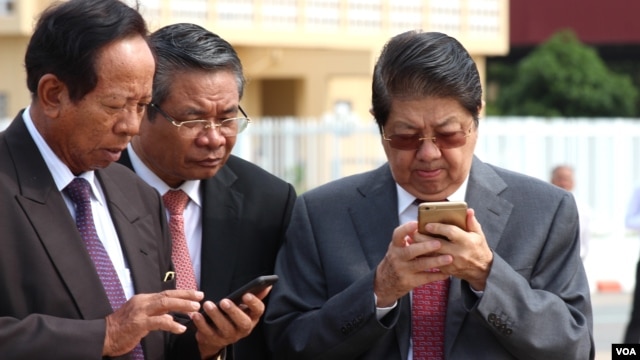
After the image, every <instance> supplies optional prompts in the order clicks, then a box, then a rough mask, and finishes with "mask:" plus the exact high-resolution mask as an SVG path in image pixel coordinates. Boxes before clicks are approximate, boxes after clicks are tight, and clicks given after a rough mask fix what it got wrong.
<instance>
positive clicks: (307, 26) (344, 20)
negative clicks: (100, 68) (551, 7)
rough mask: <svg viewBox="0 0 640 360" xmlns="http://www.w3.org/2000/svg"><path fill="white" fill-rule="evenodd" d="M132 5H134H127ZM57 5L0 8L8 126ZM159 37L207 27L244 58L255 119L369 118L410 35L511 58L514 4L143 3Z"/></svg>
mask: <svg viewBox="0 0 640 360" xmlns="http://www.w3.org/2000/svg"><path fill="white" fill-rule="evenodd" d="M126 1H127V2H128V3H133V2H135V0H126ZM51 2H52V1H51V0H0V119H1V118H7V117H10V118H13V116H15V114H16V113H17V111H18V110H19V109H21V108H23V107H24V106H25V105H26V104H28V103H29V94H28V91H27V90H26V84H25V72H24V67H23V58H24V52H25V49H26V45H27V43H28V40H29V36H30V35H31V31H32V28H33V25H34V23H35V19H36V18H37V15H38V14H39V13H40V11H42V10H43V9H44V8H45V7H46V6H47V5H48V4H49V3H51ZM138 3H139V4H140V11H141V12H142V13H143V15H144V17H145V18H146V19H147V21H148V23H149V27H150V29H151V30H152V31H153V30H154V29H157V28H159V27H161V26H163V25H167V24H171V23H176V22H192V23H196V24H199V25H202V26H204V27H206V28H208V29H209V30H211V31H213V32H215V33H217V34H219V35H220V36H222V37H223V38H225V39H226V40H228V41H229V42H230V43H231V44H233V46H234V47H235V48H236V49H237V50H238V53H239V55H240V58H241V60H242V62H243V65H244V68H245V73H246V76H247V79H248V81H249V82H248V85H247V88H246V94H245V97H244V99H243V101H242V104H243V107H244V108H245V109H246V110H247V111H248V113H249V115H250V116H252V117H255V118H258V117H263V116H295V117H321V116H327V115H331V114H336V113H338V114H341V115H349V116H351V117H353V118H358V119H366V120H367V121H368V120H370V116H369V114H368V110H369V107H370V86H371V73H372V70H373V64H374V62H375V59H376V57H377V55H378V54H379V52H380V50H381V48H382V46H383V44H384V43H385V41H386V40H387V39H388V38H389V37H391V36H393V35H395V34H397V33H399V32H402V31H405V30H409V29H423V30H425V31H440V32H444V33H447V34H449V35H451V36H454V37H456V38H457V39H458V40H460V41H461V42H462V43H463V44H464V46H465V47H466V48H467V50H468V51H469V52H470V53H471V54H472V56H473V57H474V59H475V60H476V62H477V64H478V67H479V70H480V73H481V76H482V77H483V78H484V74H485V58H486V57H487V56H492V55H504V54H506V53H507V52H508V46H509V45H508V44H509V31H508V30H509V29H508V24H509V22H508V14H509V3H508V0H138Z"/></svg>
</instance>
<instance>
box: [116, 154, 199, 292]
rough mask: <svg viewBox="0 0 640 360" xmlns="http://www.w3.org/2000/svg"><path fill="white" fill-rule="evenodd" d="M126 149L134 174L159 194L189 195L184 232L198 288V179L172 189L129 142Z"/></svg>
mask: <svg viewBox="0 0 640 360" xmlns="http://www.w3.org/2000/svg"><path fill="white" fill-rule="evenodd" d="M128 150H129V157H130V158H131V164H132V165H133V169H134V170H135V171H136V174H138V176H140V177H141V178H142V180H144V181H145V182H146V183H147V184H149V185H151V186H153V187H154V188H155V189H156V190H157V191H158V193H160V195H164V194H165V193H166V192H167V191H169V190H182V191H184V192H185V193H186V194H187V195H188V196H189V202H188V203H187V207H186V208H185V209H184V232H185V237H186V239H187V247H188V248H189V257H190V258H191V264H192V265H193V273H194V274H195V276H196V283H197V284H198V288H200V274H201V270H200V268H201V266H200V265H201V261H200V254H201V253H202V196H201V194H200V180H187V181H185V182H184V183H182V185H180V187H179V188H177V189H173V188H171V187H169V185H167V184H166V183H165V182H164V181H162V179H160V178H159V177H158V175H156V174H155V173H154V172H153V171H151V169H149V168H148V167H147V166H146V165H145V164H144V163H143V162H142V160H141V159H140V157H139V156H138V154H136V152H135V150H133V146H131V143H129V145H128ZM166 213H167V220H168V219H169V211H168V210H167V212H166Z"/></svg>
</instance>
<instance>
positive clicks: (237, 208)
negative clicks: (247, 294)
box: [119, 152, 296, 360]
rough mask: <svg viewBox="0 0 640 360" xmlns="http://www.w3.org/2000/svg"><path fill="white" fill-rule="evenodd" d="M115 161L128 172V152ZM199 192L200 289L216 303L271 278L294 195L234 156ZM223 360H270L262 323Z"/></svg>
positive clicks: (289, 188)
mask: <svg viewBox="0 0 640 360" xmlns="http://www.w3.org/2000/svg"><path fill="white" fill-rule="evenodd" d="M119 162H120V163H122V164H123V165H125V166H127V167H129V168H131V169H133V166H132V164H131V159H130V157H129V155H128V152H124V153H123V154H122V157H121V158H120V160H119ZM200 189H201V191H202V199H203V201H202V254H201V258H202V259H201V260H202V261H201V264H202V269H201V279H200V289H201V290H202V291H203V292H204V293H205V297H206V298H207V299H210V300H213V301H218V300H220V299H222V298H223V297H225V296H226V295H228V294H229V293H231V291H233V290H235V289H237V288H239V287H240V286H242V285H244V284H245V283H246V282H248V281H249V280H251V279H253V278H255V277H257V276H259V275H268V274H273V271H274V266H275V265H274V264H275V259H276V255H277V253H278V249H280V245H281V244H282V241H283V240H284V233H285V230H286V228H287V225H288V224H289V219H290V218H291V212H292V210H293V204H294V202H295V199H296V192H295V190H294V188H293V186H291V184H288V183H287V182H285V181H284V180H282V179H280V178H278V177H276V176H274V175H272V174H270V173H268V172H267V171H265V170H263V169H261V168H260V167H258V166H256V165H255V164H252V163H250V162H248V161H246V160H243V159H241V158H238V157H236V156H233V155H232V156H230V157H229V160H228V161H227V163H226V164H225V166H224V167H222V168H221V169H220V171H218V173H217V174H216V176H214V177H212V178H209V179H206V180H203V181H202V182H201V184H200ZM276 286H277V285H276ZM227 359H234V360H245V359H246V360H261V359H262V360H267V359H271V355H270V354H269V352H268V349H267V345H266V341H265V338H264V332H263V326H262V321H260V322H259V323H258V325H257V326H256V328H255V329H254V330H253V331H252V332H251V334H250V335H249V336H248V337H246V338H244V339H241V340H240V341H238V342H236V343H235V344H233V346H231V347H230V348H229V349H227Z"/></svg>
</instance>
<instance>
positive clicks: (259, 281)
mask: <svg viewBox="0 0 640 360" xmlns="http://www.w3.org/2000/svg"><path fill="white" fill-rule="evenodd" d="M277 281H278V275H263V276H258V277H257V278H255V279H253V280H251V281H249V282H248V283H246V284H244V285H243V286H241V287H240V288H238V289H236V290H235V291H233V292H232V293H230V294H229V295H227V296H225V297H224V298H225V299H229V300H231V301H233V302H234V303H235V304H236V305H238V306H239V307H243V306H245V305H244V304H242V296H243V295H244V294H246V293H252V294H254V295H255V294H259V293H260V292H262V291H263V290H264V289H266V288H267V287H269V286H271V285H273V284H275V283H276V282H277ZM216 305H217V306H218V307H220V302H219V301H218V302H216ZM199 312H200V314H202V316H204V318H205V320H206V321H207V323H209V324H213V321H212V320H211V318H209V315H207V312H206V311H205V310H204V307H202V306H201V307H200V311H199ZM174 317H176V318H185V317H186V318H187V319H188V317H187V316H186V315H181V314H176V315H174ZM184 325H185V326H187V328H188V329H191V330H195V324H194V323H193V321H192V320H191V319H188V320H187V321H186V323H184Z"/></svg>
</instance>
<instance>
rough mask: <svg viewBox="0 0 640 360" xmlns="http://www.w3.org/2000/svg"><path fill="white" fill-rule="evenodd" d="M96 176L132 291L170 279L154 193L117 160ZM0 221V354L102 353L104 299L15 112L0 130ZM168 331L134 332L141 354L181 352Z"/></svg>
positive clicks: (168, 285)
mask: <svg viewBox="0 0 640 360" xmlns="http://www.w3.org/2000/svg"><path fill="white" fill-rule="evenodd" d="M96 176H97V179H98V180H99V181H100V184H101V186H102V188H103V190H104V193H105V196H106V199H107V202H108V207H109V212H110V214H111V217H112V219H113V222H114V225H115V228H116V231H117V232H118V235H119V238H120V241H121V246H122V250H123V252H124V255H125V258H126V260H127V262H128V263H129V268H130V270H131V276H132V278H133V283H134V287H135V289H136V293H152V292H159V291H162V290H165V289H172V288H175V281H167V282H164V281H163V279H164V275H165V273H166V272H167V271H171V270H173V267H172V264H171V242H170V236H169V232H168V229H167V226H166V218H165V215H164V210H163V208H162V205H161V200H160V197H159V196H158V194H157V193H156V192H155V190H153V189H152V188H151V187H149V186H148V185H147V184H146V183H144V182H143V181H142V180H140V179H139V178H138V177H137V176H135V175H134V174H132V173H131V172H130V171H129V170H128V169H126V168H125V167H123V166H121V165H118V164H113V165H111V166H109V167H107V168H105V169H102V170H97V171H96ZM0 229H1V230H0V231H1V232H2V235H0V249H1V250H0V354H2V355H1V357H2V358H6V359H44V358H49V359H100V358H101V353H102V347H103V342H104V336H105V328H106V325H105V319H104V318H105V316H106V315H108V314H110V313H111V312H112V311H111V307H110V305H109V300H108V298H107V296H106V294H105V291H104V289H103V287H102V284H101V283H100V280H99V278H98V275H97V272H96V271H95V267H94V265H93V262H92V260H91V258H90V257H89V255H88V253H87V251H86V248H85V246H84V243H83V241H82V238H81V237H80V233H79V232H78V230H77V228H76V225H75V221H74V220H73V218H72V216H71V214H70V213H69V210H68V209H67V206H66V205H65V203H64V199H63V197H62V195H61V194H60V192H59V191H58V190H57V188H56V186H55V183H54V181H53V178H52V176H51V174H50V173H49V170H48V168H47V166H46V164H45V162H44V160H43V158H42V156H41V155H40V152H39V151H38V149H37V147H36V145H35V143H34V142H33V140H32V139H31V137H30V135H29V133H28V131H27V128H26V126H25V124H24V122H23V120H22V113H20V114H18V116H17V117H16V118H15V120H14V121H13V123H12V124H11V125H10V126H9V128H8V129H7V130H6V131H5V132H3V133H0ZM174 340H175V337H173V336H169V335H168V334H167V333H164V332H160V331H156V332H152V333H150V334H149V335H148V336H147V337H145V338H144V339H143V341H142V344H143V348H144V350H145V355H146V358H147V359H164V358H165V354H166V351H167V350H170V349H173V350H175V351H176V352H177V353H179V354H180V353H182V350H183V349H179V348H177V347H176V348H174V347H173V344H174V342H173V341H174ZM176 358H181V359H184V357H182V356H179V357H176Z"/></svg>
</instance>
